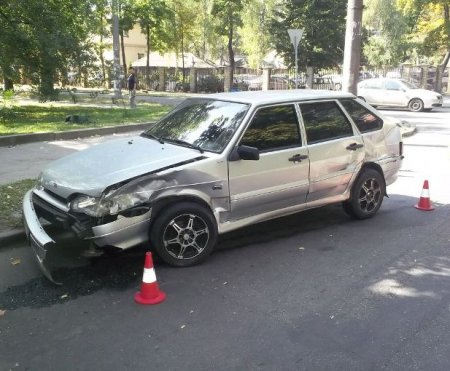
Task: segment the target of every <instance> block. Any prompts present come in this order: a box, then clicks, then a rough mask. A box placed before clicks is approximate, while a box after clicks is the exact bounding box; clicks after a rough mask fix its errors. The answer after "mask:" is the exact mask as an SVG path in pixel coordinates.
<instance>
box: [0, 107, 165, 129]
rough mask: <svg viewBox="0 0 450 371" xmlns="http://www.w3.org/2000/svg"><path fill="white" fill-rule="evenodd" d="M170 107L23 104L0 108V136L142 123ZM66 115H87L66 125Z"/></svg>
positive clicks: (154, 117)
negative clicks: (80, 120)
mask: <svg viewBox="0 0 450 371" xmlns="http://www.w3.org/2000/svg"><path fill="white" fill-rule="evenodd" d="M170 108H171V107H169V106H163V105H159V104H151V103H139V105H138V108H136V109H129V108H128V107H126V106H125V105H124V104H123V105H122V104H121V105H119V106H110V107H101V106H100V107H99V106H95V107H92V106H84V105H59V104H54V105H39V104H36V105H22V106H9V107H6V106H4V107H3V108H0V135H12V134H28V133H43V132H58V131H67V130H74V129H84V128H96V127H103V126H114V125H123V124H128V123H145V122H152V121H155V120H157V119H158V118H159V117H161V116H162V115H164V114H165V113H166V112H168V111H169V109H170ZM69 115H79V116H87V117H88V119H89V121H88V122H84V123H73V122H65V119H66V117H67V116H69Z"/></svg>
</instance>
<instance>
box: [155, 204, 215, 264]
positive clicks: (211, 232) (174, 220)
mask: <svg viewBox="0 0 450 371" xmlns="http://www.w3.org/2000/svg"><path fill="white" fill-rule="evenodd" d="M150 239H151V241H152V244H153V247H154V249H155V251H156V253H157V254H158V255H159V257H160V258H161V259H162V260H163V261H164V262H166V263H167V264H169V265H172V266H176V267H188V266H191V265H195V264H198V263H201V262H202V261H204V260H205V259H206V258H207V256H208V255H209V254H210V253H211V252H212V250H213V249H214V246H215V244H216V241H217V226H216V222H215V220H214V217H213V216H212V215H211V213H210V212H209V211H208V210H207V209H206V208H205V207H203V206H201V205H198V204H196V203H193V202H181V203H177V204H173V205H172V206H169V207H168V208H167V209H166V210H164V211H163V212H162V213H161V214H160V215H159V216H158V217H157V219H156V220H155V222H154V223H153V225H152V228H151V232H150Z"/></svg>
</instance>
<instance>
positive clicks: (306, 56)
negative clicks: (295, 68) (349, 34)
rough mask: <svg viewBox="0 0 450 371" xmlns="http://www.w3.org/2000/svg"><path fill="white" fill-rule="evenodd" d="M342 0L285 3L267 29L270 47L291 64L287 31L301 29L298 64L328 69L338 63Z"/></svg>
mask: <svg viewBox="0 0 450 371" xmlns="http://www.w3.org/2000/svg"><path fill="white" fill-rule="evenodd" d="M346 4H347V1H346V0H335V1H332V2H330V1H325V0H285V1H283V6H282V7H280V8H279V9H278V10H277V11H276V12H275V17H274V18H273V20H272V22H271V26H270V34H271V35H272V44H273V46H274V47H275V48H276V50H277V51H278V52H279V53H281V54H282V55H283V56H284V57H285V60H286V61H288V62H290V64H291V65H293V64H294V63H293V61H294V53H293V46H292V44H291V42H290V39H289V35H288V33H287V30H288V29H290V28H294V29H304V33H303V38H302V40H301V41H300V44H299V65H303V66H305V67H306V66H315V67H330V66H337V65H339V64H340V63H342V56H343V49H344V37H345V16H346Z"/></svg>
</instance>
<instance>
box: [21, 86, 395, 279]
mask: <svg viewBox="0 0 450 371" xmlns="http://www.w3.org/2000/svg"><path fill="white" fill-rule="evenodd" d="M402 158H403V156H402V141H401V134H400V130H399V127H398V126H397V125H396V123H395V122H389V121H388V120H386V119H384V118H383V117H382V116H381V115H380V114H379V113H378V112H377V111H376V110H375V109H374V108H372V107H371V106H369V105H367V104H365V103H364V102H361V101H360V100H359V99H357V98H356V97H355V96H353V95H351V94H348V93H342V92H333V91H314V90H288V91H274V90H273V91H264V92H236V93H222V94H213V95H207V96H198V97H193V98H189V99H186V100H185V101H184V102H183V103H181V104H180V105H179V106H178V107H176V108H175V109H174V110H173V111H171V112H170V113H169V114H168V115H166V116H165V117H163V118H162V119H161V120H160V121H158V122H157V123H155V124H154V125H151V126H150V128H149V129H148V130H147V131H145V132H144V133H142V134H141V135H140V136H136V137H134V138H124V139H118V140H115V141H110V142H106V143H103V144H99V145H97V146H94V147H91V148H89V149H86V150H84V151H80V152H77V153H74V154H72V155H69V156H67V157H64V158H61V159H59V160H57V161H56V162H54V163H52V164H50V165H49V166H48V167H47V168H46V169H44V171H43V172H42V174H41V175H40V177H39V181H38V184H37V186H36V187H35V188H34V189H32V190H30V191H29V192H28V193H27V194H26V196H25V198H24V203H23V208H24V216H25V226H26V228H27V231H28V237H29V241H30V245H31V247H32V248H33V250H34V252H35V254H36V257H37V259H38V262H39V264H40V266H41V268H42V269H43V271H44V273H45V274H46V275H47V277H49V278H50V279H52V278H51V274H50V272H49V271H48V270H47V269H46V267H45V259H46V255H47V251H48V249H50V248H52V245H53V244H54V241H53V238H52V237H51V232H50V231H47V230H45V229H44V227H43V224H42V222H41V220H42V219H45V220H47V221H48V222H50V223H51V224H53V225H55V226H60V227H61V228H65V229H69V230H72V231H73V232H74V233H75V235H76V236H78V238H81V239H86V240H90V241H92V243H93V244H94V245H95V246H96V247H97V248H102V247H106V246H115V247H118V248H121V249H127V248H129V247H132V246H134V245H137V244H140V243H148V240H149V239H150V241H151V244H150V246H152V248H153V249H154V250H155V252H156V253H157V254H158V255H159V256H160V257H161V258H162V259H163V260H164V261H165V262H166V263H168V264H171V265H174V266H189V265H192V264H196V263H199V262H201V261H203V260H204V259H205V258H206V257H207V256H208V254H209V253H211V252H212V250H213V248H214V246H215V244H216V241H217V238H218V235H220V234H222V233H225V232H228V231H231V230H235V229H237V228H242V227H244V226H247V225H251V224H254V223H258V222H261V221H264V220H269V219H273V218H276V217H280V216H284V215H288V214H292V213H297V212H299V211H302V210H307V209H311V208H315V207H320V206H324V205H328V204H333V203H343V206H344V209H345V211H346V212H348V213H349V214H350V215H352V216H354V217H355V218H358V219H365V218H370V217H372V216H374V215H375V213H376V212H377V211H378V209H379V208H380V206H381V203H382V201H383V198H384V196H385V195H386V186H388V185H389V184H391V183H392V182H394V181H395V180H396V179H397V175H398V171H399V169H400V166H401V162H402Z"/></svg>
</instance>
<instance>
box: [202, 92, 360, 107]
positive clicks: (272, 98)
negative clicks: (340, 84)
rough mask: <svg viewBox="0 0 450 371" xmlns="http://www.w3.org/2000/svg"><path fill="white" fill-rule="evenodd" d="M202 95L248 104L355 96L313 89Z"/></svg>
mask: <svg viewBox="0 0 450 371" xmlns="http://www.w3.org/2000/svg"><path fill="white" fill-rule="evenodd" d="M201 97H202V98H208V99H218V100H225V101H230V102H240V103H248V104H271V103H283V102H292V101H307V100H314V99H337V98H355V96H354V95H353V94H350V93H344V92H341V91H331V90H312V89H293V90H265V91H240V92H230V93H216V94H208V95H203V96H201Z"/></svg>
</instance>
